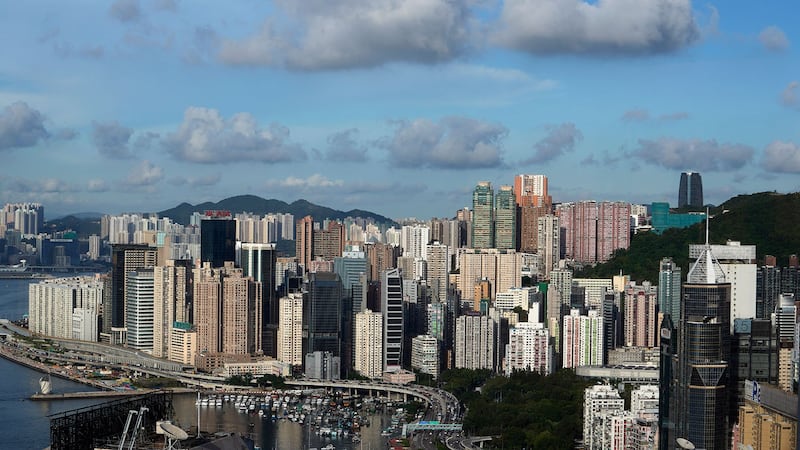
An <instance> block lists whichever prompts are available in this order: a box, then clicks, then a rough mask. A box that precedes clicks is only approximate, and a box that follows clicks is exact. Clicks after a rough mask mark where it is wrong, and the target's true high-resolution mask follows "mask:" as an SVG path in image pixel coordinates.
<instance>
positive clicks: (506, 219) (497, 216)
mask: <svg viewBox="0 0 800 450" xmlns="http://www.w3.org/2000/svg"><path fill="white" fill-rule="evenodd" d="M494 246H495V248H498V249H501V250H515V249H516V248H517V202H516V200H515V199H514V191H512V190H511V186H500V190H499V191H497V197H495V199H494Z"/></svg>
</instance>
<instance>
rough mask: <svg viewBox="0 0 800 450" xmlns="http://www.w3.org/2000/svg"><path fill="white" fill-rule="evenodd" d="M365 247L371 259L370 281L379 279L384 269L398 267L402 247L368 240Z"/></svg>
mask: <svg viewBox="0 0 800 450" xmlns="http://www.w3.org/2000/svg"><path fill="white" fill-rule="evenodd" d="M364 248H365V251H366V254H367V260H368V261H369V281H378V280H380V278H381V272H382V271H384V270H387V269H394V268H396V267H397V257H398V256H400V247H398V246H395V245H391V244H381V243H380V242H368V243H366V244H365V245H364Z"/></svg>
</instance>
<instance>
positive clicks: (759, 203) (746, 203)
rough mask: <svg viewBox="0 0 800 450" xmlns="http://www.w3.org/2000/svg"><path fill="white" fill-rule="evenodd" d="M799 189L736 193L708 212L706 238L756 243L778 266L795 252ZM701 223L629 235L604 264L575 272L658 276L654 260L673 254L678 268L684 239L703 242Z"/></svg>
mask: <svg viewBox="0 0 800 450" xmlns="http://www.w3.org/2000/svg"><path fill="white" fill-rule="evenodd" d="M798 224H800V193H792V194H777V193H774V192H762V193H758V194H751V195H740V196H737V197H734V198H731V199H730V200H728V201H726V202H725V203H723V204H722V205H720V206H718V207H717V208H715V209H714V210H712V211H711V226H710V236H709V240H710V241H711V243H712V244H725V243H726V242H727V241H728V240H731V241H739V242H741V243H742V244H743V245H744V244H747V245H755V246H756V253H757V258H758V262H759V263H763V259H764V255H774V256H775V257H777V258H778V265H786V264H787V260H788V258H789V255H792V254H797V253H800V233H798V232H797V226H798ZM705 226H706V225H705V222H702V223H699V224H695V225H693V226H691V227H689V228H684V229H671V230H667V231H665V232H664V234H662V235H657V234H653V233H640V234H637V235H635V236H633V238H632V239H631V245H630V248H628V249H627V250H619V251H617V252H616V253H615V254H614V256H613V257H612V258H611V260H609V261H608V262H607V263H605V264H598V265H596V266H594V267H592V268H588V269H585V270H583V271H579V272H577V273H576V277H603V278H607V277H611V276H613V275H617V274H619V272H620V270H622V272H623V273H624V274H626V275H628V274H629V275H630V276H631V279H632V280H636V281H644V280H649V281H651V282H653V283H656V282H657V281H658V263H659V261H660V260H661V258H663V257H667V256H668V257H672V259H673V260H675V262H676V263H678V265H680V266H681V267H682V268H683V271H684V273H686V271H687V270H688V265H689V258H688V253H689V244H702V243H703V242H704V241H705Z"/></svg>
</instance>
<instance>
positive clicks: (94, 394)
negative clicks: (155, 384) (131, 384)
mask: <svg viewBox="0 0 800 450" xmlns="http://www.w3.org/2000/svg"><path fill="white" fill-rule="evenodd" d="M151 392H154V391H153V390H152V389H137V390H126V391H91V392H65V393H61V394H33V395H31V397H30V399H31V400H40V401H49V400H69V399H76V398H112V397H134V396H137V395H146V394H149V393H151Z"/></svg>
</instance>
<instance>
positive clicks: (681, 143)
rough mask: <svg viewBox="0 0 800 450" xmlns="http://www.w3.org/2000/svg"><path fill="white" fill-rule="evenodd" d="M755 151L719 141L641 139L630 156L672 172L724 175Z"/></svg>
mask: <svg viewBox="0 0 800 450" xmlns="http://www.w3.org/2000/svg"><path fill="white" fill-rule="evenodd" d="M754 153H755V151H754V150H753V148H752V147H750V146H747V145H743V144H728V143H725V144H720V143H718V142H717V141H716V140H713V139H712V140H708V141H703V140H700V139H675V138H661V139H658V140H656V141H651V140H646V139H641V140H639V147H638V148H637V149H636V150H634V151H633V152H632V153H631V156H634V157H636V158H638V159H640V160H642V161H644V162H646V163H649V164H654V165H657V166H661V167H665V168H667V169H673V170H700V171H708V172H717V171H718V172H725V171H733V170H738V169H741V168H742V167H744V166H745V165H746V164H748V163H749V162H750V160H751V159H752V158H753V154H754Z"/></svg>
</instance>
